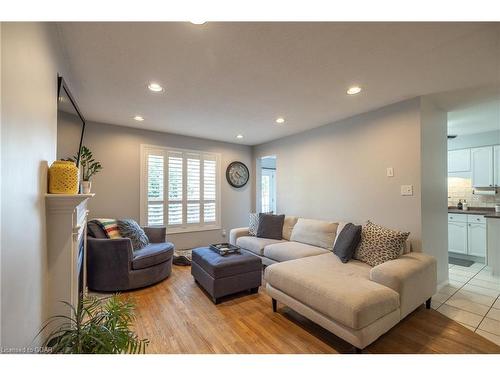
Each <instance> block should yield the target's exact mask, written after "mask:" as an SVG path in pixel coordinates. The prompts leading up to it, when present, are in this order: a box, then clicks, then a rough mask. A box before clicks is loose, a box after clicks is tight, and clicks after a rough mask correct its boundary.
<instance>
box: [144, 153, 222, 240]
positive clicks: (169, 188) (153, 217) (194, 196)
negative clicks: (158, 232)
mask: <svg viewBox="0 0 500 375" xmlns="http://www.w3.org/2000/svg"><path fill="white" fill-rule="evenodd" d="M142 147H143V150H144V151H143V152H142V155H144V156H143V166H144V167H145V170H146V175H145V176H144V175H143V176H144V177H143V179H144V180H143V181H141V201H142V202H144V203H143V204H144V205H142V204H141V212H142V213H141V218H144V219H141V220H146V221H147V225H167V227H168V231H169V233H176V232H177V233H178V232H189V231H196V230H208V229H216V228H218V225H220V212H219V207H220V202H219V199H220V197H219V189H220V186H219V184H220V182H219V178H220V176H219V168H220V166H219V163H220V157H219V156H218V154H208V153H201V152H196V151H190V150H180V149H169V148H162V147H157V146H147V145H144V146H142Z"/></svg>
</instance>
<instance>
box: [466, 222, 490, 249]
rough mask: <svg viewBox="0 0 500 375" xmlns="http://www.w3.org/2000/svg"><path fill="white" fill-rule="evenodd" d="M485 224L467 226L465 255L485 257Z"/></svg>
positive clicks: (469, 224)
mask: <svg viewBox="0 0 500 375" xmlns="http://www.w3.org/2000/svg"><path fill="white" fill-rule="evenodd" d="M486 243H487V240H486V224H482V223H468V224H467V254H468V255H474V256H476V257H486Z"/></svg>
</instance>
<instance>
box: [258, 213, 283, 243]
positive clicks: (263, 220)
mask: <svg viewBox="0 0 500 375" xmlns="http://www.w3.org/2000/svg"><path fill="white" fill-rule="evenodd" d="M284 221H285V215H270V214H259V228H258V229H257V237H263V238H270V239H273V240H281V239H282V238H283V237H282V235H283V223H284Z"/></svg>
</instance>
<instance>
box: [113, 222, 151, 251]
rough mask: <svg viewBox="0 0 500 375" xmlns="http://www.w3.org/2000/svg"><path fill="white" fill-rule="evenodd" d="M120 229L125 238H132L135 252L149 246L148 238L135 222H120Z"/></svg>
mask: <svg viewBox="0 0 500 375" xmlns="http://www.w3.org/2000/svg"><path fill="white" fill-rule="evenodd" d="M118 229H119V230H120V234H121V235H122V236H123V237H127V238H130V241H132V248H133V249H134V251H135V250H140V249H142V248H143V247H146V246H147V245H149V239H148V236H147V235H146V233H145V232H144V229H142V228H141V227H140V226H139V224H137V222H136V221H135V220H132V219H124V220H118Z"/></svg>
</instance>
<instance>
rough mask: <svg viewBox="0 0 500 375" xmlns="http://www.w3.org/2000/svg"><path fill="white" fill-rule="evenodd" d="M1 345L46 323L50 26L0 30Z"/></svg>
mask: <svg viewBox="0 0 500 375" xmlns="http://www.w3.org/2000/svg"><path fill="white" fill-rule="evenodd" d="M1 48H2V55H1V69H2V81H1V90H2V97H1V108H2V110H1V111H2V128H1V186H2V187H1V189H2V191H1V195H2V198H1V201H2V206H1V223H2V226H1V286H0V287H1V291H0V295H1V301H2V304H1V327H2V332H1V345H2V346H3V347H26V346H30V344H31V343H32V340H33V339H34V337H35V335H36V333H37V332H38V330H39V329H40V328H41V325H42V322H43V321H44V320H45V319H46V314H45V311H46V309H45V306H44V301H45V295H46V283H47V265H46V245H45V243H46V236H45V203H44V194H45V193H46V191H47V180H46V176H47V165H48V163H51V162H52V161H53V160H54V158H55V154H56V112H57V73H58V72H62V67H61V66H60V65H59V64H58V61H60V60H59V58H58V50H57V38H56V33H55V30H54V25H53V24H42V23H5V22H4V23H2V25H1Z"/></svg>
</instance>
